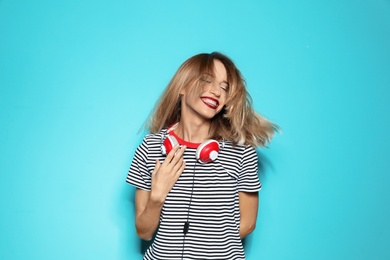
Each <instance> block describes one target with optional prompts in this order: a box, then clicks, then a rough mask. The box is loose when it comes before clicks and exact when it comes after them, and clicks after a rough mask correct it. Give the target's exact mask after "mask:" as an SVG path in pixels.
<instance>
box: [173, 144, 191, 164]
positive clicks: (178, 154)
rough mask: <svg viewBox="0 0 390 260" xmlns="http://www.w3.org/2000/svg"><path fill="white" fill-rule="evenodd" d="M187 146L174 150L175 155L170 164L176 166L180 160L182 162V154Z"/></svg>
mask: <svg viewBox="0 0 390 260" xmlns="http://www.w3.org/2000/svg"><path fill="white" fill-rule="evenodd" d="M186 148H187V146H185V145H183V146H181V147H178V149H177V150H176V153H175V154H174V155H173V157H172V159H171V161H170V163H171V164H172V163H173V164H177V163H178V162H179V161H180V160H183V154H184V151H185V150H186Z"/></svg>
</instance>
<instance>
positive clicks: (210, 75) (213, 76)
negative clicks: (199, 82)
mask: <svg viewBox="0 0 390 260" xmlns="http://www.w3.org/2000/svg"><path fill="white" fill-rule="evenodd" d="M203 76H209V77H212V78H214V79H215V75H212V74H209V73H207V72H205V73H203ZM221 83H225V84H227V85H228V86H230V84H229V82H228V81H227V80H223V81H222V82H221Z"/></svg>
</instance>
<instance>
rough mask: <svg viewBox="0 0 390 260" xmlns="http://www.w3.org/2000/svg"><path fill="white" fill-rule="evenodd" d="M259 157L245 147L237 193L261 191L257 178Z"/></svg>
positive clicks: (251, 149)
mask: <svg viewBox="0 0 390 260" xmlns="http://www.w3.org/2000/svg"><path fill="white" fill-rule="evenodd" d="M258 163H259V157H258V156H257V153H256V151H255V149H254V148H253V147H251V146H247V147H246V148H245V150H244V153H243V156H242V161H241V171H240V175H239V179H238V185H237V187H238V191H239V192H256V191H259V190H260V189H261V182H260V180H259V176H258V168H259V166H258Z"/></svg>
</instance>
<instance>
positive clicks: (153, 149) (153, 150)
mask: <svg viewBox="0 0 390 260" xmlns="http://www.w3.org/2000/svg"><path fill="white" fill-rule="evenodd" d="M165 136H166V129H163V130H161V131H160V132H158V133H150V134H147V135H145V136H144V138H143V140H142V143H141V144H140V145H139V147H138V149H137V150H138V151H139V152H141V153H142V154H144V155H145V157H149V156H150V155H159V154H161V144H162V142H163V140H164V137H165Z"/></svg>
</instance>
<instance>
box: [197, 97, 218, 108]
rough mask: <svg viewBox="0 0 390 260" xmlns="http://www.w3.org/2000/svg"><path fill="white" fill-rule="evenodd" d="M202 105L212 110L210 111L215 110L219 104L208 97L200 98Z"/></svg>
mask: <svg viewBox="0 0 390 260" xmlns="http://www.w3.org/2000/svg"><path fill="white" fill-rule="evenodd" d="M201 99H202V101H203V103H204V104H205V105H206V106H208V107H209V108H212V109H217V108H218V106H219V102H218V100H216V99H214V98H209V97H202V98H201Z"/></svg>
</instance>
